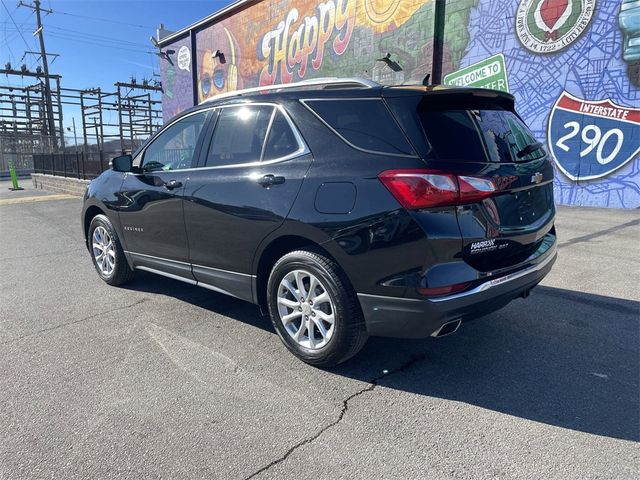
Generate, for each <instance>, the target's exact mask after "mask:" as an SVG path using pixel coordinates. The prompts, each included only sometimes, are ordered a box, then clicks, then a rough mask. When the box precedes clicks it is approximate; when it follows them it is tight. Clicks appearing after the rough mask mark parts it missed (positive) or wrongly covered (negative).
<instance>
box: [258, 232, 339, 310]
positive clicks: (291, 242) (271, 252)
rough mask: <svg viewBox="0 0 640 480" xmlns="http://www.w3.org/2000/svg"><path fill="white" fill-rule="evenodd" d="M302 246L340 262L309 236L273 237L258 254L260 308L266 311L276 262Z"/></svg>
mask: <svg viewBox="0 0 640 480" xmlns="http://www.w3.org/2000/svg"><path fill="white" fill-rule="evenodd" d="M301 248H312V249H313V250H315V251H317V252H320V253H322V254H324V255H326V256H327V257H329V258H330V259H331V260H333V261H335V262H336V263H338V264H339V262H337V261H336V258H335V256H334V255H332V254H331V252H330V251H329V250H327V249H326V248H325V247H323V245H321V244H320V243H318V242H317V241H314V240H312V239H310V238H308V237H304V236H301V235H292V234H291V235H283V236H280V237H277V238H274V239H272V240H271V241H269V243H267V244H266V245H265V246H264V248H263V249H262V251H261V252H260V254H259V255H258V256H257V261H256V263H255V269H254V272H255V280H254V291H253V298H254V301H255V303H257V304H258V305H259V306H260V308H262V309H264V310H265V311H266V306H267V282H268V281H269V274H270V273H271V269H272V268H273V266H274V265H275V263H276V262H277V261H278V260H279V259H280V258H281V257H282V256H284V255H286V254H287V253H289V252H293V251H295V250H299V249H301Z"/></svg>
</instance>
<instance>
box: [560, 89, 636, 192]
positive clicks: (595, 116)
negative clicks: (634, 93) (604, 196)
mask: <svg viewBox="0 0 640 480" xmlns="http://www.w3.org/2000/svg"><path fill="white" fill-rule="evenodd" d="M547 142H548V145H549V149H550V150H551V154H552V155H553V158H554V160H555V162H556V164H557V165H558V168H560V170H561V171H562V172H563V173H564V174H565V175H566V176H567V177H569V178H570V179H571V180H592V179H595V178H600V177H605V176H607V175H609V174H611V173H612V172H614V171H615V170H618V169H619V168H621V167H623V166H624V165H626V164H627V163H628V162H630V161H631V160H633V159H634V158H635V157H636V156H637V155H638V153H640V109H638V108H631V107H625V106H622V105H618V104H615V103H613V102H612V101H611V100H610V99H606V100H601V101H590V100H584V99H581V98H578V97H575V96H573V95H571V94H570V93H568V92H562V94H561V95H560V97H559V98H558V100H556V103H555V104H554V106H553V109H552V110H551V115H550V116H549V125H548V130H547Z"/></svg>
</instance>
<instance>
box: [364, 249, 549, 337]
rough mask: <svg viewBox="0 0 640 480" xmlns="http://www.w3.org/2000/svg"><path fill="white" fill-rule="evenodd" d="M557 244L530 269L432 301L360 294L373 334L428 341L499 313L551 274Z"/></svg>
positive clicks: (369, 329) (370, 333)
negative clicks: (447, 327) (454, 324)
mask: <svg viewBox="0 0 640 480" xmlns="http://www.w3.org/2000/svg"><path fill="white" fill-rule="evenodd" d="M556 256H557V254H556V246H555V244H554V245H553V246H552V247H551V248H548V250H547V251H546V252H545V253H544V254H542V255H540V256H538V257H537V258H535V260H534V261H532V262H530V263H529V264H528V265H527V266H525V267H523V268H522V269H520V270H517V271H515V272H512V273H509V274H507V275H503V276H499V277H495V278H491V279H489V280H486V281H485V282H483V283H480V284H479V285H477V286H475V287H474V288H472V289H470V290H468V291H465V292H461V293H455V294H452V295H447V296H442V297H434V298H431V299H424V300H422V299H412V298H399V297H385V296H380V295H369V294H364V293H359V294H358V299H359V300H360V305H361V307H362V311H363V313H364V317H365V322H366V326H367V331H368V332H369V335H374V336H382V337H398V338H425V337H428V336H430V335H431V334H432V333H434V332H435V331H437V330H438V329H440V328H441V327H442V326H443V325H444V324H445V323H448V322H451V321H453V320H458V319H460V320H463V321H465V320H470V319H472V318H475V317H479V316H481V315H485V314H487V313H490V312H493V311H496V310H498V309H500V308H502V307H504V306H505V305H507V304H508V303H509V302H511V300H514V299H516V298H518V297H521V296H523V295H526V294H527V293H528V292H529V290H531V289H532V288H533V287H535V286H536V285H537V284H538V283H540V281H541V280H542V279H543V278H544V277H545V276H546V275H547V273H549V271H550V270H551V267H552V266H553V264H554V262H555V260H556Z"/></svg>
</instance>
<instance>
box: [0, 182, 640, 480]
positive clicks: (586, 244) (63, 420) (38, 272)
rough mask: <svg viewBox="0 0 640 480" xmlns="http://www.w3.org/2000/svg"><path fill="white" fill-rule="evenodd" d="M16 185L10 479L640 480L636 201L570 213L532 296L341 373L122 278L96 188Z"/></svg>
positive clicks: (3, 223)
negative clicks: (110, 275) (102, 233)
mask: <svg viewBox="0 0 640 480" xmlns="http://www.w3.org/2000/svg"><path fill="white" fill-rule="evenodd" d="M21 183H22V184H23V185H24V184H25V183H26V182H25V181H22V182H21ZM8 186H9V184H8V183H6V182H0V245H1V247H2V248H1V249H0V439H2V441H0V478H3V479H21V478H25V479H27V478H28V479H32V478H65V479H66V478H99V479H104V478H136V479H138V478H139V479H142V478H181V479H187V478H220V479H248V478H260V479H267V478H279V479H280V478H283V479H288V478H291V479H307V478H309V479H311V478H321V479H325V478H326V479H342V478H344V479H354V478H366V479H371V478H402V479H423V478H425V479H426V478H428V479H440V478H442V479H485V478H491V479H493V478H517V479H541V478H545V479H552V478H553V479H556V478H557V479H596V478H599V479H614V478H619V479H631V478H638V475H639V473H640V472H639V471H638V469H639V465H640V449H639V448H638V440H639V431H640V407H639V402H640V400H639V399H640V388H639V379H640V368H639V358H640V356H639V345H640V303H639V301H640V288H639V287H640V278H639V272H640V255H639V254H640V212H638V211H637V210H633V211H620V210H599V209H580V208H562V207H560V208H559V212H558V219H557V228H558V232H559V237H560V240H559V258H558V261H557V263H556V265H555V267H554V269H553V271H552V272H551V274H550V275H549V276H548V277H547V278H546V279H545V280H544V282H543V283H542V284H541V285H540V286H539V287H537V288H536V289H535V290H534V291H533V292H532V294H531V296H530V297H529V298H528V299H526V300H522V299H520V300H516V301H514V302H512V303H511V304H510V305H509V306H508V307H506V308H505V309H503V310H501V311H499V312H497V313H494V314H491V315H488V316H486V317H483V318H481V319H479V320H477V321H475V322H470V323H466V324H464V325H462V327H461V328H460V330H459V331H458V333H456V334H455V335H452V336H449V337H445V338H442V339H427V340H419V341H415V340H412V341H407V340H393V339H381V338H372V339H370V341H369V343H368V344H367V346H366V347H365V349H364V350H363V351H362V352H361V354H360V355H358V356H357V357H356V358H354V359H353V360H351V361H349V362H348V363H346V364H344V365H342V366H340V367H338V368H335V369H332V370H329V371H323V370H319V369H316V368H313V367H310V366H308V365H305V364H303V363H301V362H300V361H298V360H296V359H295V358H294V357H293V356H292V355H290V354H289V353H288V352H287V351H286V349H285V348H284V346H283V345H282V344H281V342H280V340H279V338H278V337H277V335H276V334H275V332H274V331H273V329H272V327H271V325H270V323H269V321H268V320H267V319H266V318H262V317H261V316H260V314H259V311H258V309H257V308H256V307H254V306H252V305H250V304H247V303H244V302H241V301H239V300H235V299H232V298H229V297H225V296H223V295H220V294H216V293H214V292H211V291H209V290H204V289H199V288H197V287H192V286H189V285H186V284H182V283H179V282H177V281H173V280H169V279H165V278H161V277H156V276H153V275H152V274H146V273H143V272H140V273H138V274H137V276H136V279H135V281H134V282H133V283H131V284H130V285H127V286H126V287H124V288H115V287H110V286H108V285H106V284H105V283H103V282H102V281H101V280H100V279H99V278H98V275H97V274H96V272H95V271H94V269H93V266H92V264H91V261H90V258H89V254H88V252H87V250H86V248H85V247H84V245H83V240H82V235H81V232H80V225H79V211H80V206H81V200H80V199H79V198H68V197H67V198H65V197H60V196H56V195H51V196H49V195H47V194H45V193H43V192H33V191H29V189H28V188H27V190H25V191H24V192H21V193H20V194H15V193H14V192H9V191H8V190H7V187H8ZM25 186H27V187H28V185H25ZM16 199H20V201H13V202H11V201H7V200H16Z"/></svg>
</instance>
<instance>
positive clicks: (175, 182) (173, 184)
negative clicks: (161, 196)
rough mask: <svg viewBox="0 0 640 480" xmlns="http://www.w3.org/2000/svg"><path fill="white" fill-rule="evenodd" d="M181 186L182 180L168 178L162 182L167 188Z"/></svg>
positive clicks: (171, 188)
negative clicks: (165, 181)
mask: <svg viewBox="0 0 640 480" xmlns="http://www.w3.org/2000/svg"><path fill="white" fill-rule="evenodd" d="M181 186H182V182H180V181H178V180H169V181H168V182H167V183H165V184H164V188H166V189H167V190H173V189H174V188H180V187H181Z"/></svg>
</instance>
